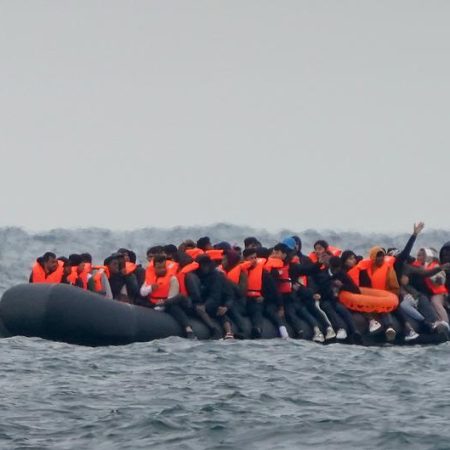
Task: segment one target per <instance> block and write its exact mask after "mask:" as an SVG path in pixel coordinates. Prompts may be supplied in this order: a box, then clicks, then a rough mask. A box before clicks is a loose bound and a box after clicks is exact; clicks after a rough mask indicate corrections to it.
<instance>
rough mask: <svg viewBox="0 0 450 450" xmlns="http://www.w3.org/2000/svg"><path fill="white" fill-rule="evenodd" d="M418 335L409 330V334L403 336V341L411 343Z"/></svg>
mask: <svg viewBox="0 0 450 450" xmlns="http://www.w3.org/2000/svg"><path fill="white" fill-rule="evenodd" d="M418 337H419V335H418V334H417V333H416V332H415V331H414V330H412V329H411V330H409V333H408V334H407V335H406V336H405V341H406V342H409V341H413V340H414V339H417V338H418Z"/></svg>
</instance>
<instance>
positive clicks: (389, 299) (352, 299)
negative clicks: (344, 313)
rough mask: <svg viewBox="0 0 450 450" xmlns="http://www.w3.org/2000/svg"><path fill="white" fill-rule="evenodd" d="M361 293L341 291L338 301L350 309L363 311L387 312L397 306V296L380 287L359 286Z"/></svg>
mask: <svg viewBox="0 0 450 450" xmlns="http://www.w3.org/2000/svg"><path fill="white" fill-rule="evenodd" d="M360 290H361V294H353V293H352V292H348V291H342V292H341V293H340V294H339V300H340V302H341V303H342V304H343V305H344V306H346V307H347V308H348V309H350V310H352V311H358V312H363V313H389V312H391V311H394V309H396V308H397V306H398V297H397V296H396V295H395V294H393V293H392V292H388V291H382V290H380V289H370V288H360Z"/></svg>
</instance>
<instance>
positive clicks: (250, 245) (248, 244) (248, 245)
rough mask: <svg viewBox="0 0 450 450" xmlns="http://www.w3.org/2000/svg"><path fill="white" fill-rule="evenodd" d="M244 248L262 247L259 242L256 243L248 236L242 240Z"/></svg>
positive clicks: (254, 239)
mask: <svg viewBox="0 0 450 450" xmlns="http://www.w3.org/2000/svg"><path fill="white" fill-rule="evenodd" d="M244 247H245V248H260V247H262V245H261V242H259V241H258V239H256V238H255V237H254V236H249V237H246V238H245V239H244Z"/></svg>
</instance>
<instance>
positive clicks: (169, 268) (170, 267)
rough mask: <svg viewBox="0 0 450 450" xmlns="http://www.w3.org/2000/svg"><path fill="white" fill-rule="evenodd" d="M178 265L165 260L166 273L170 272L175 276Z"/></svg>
mask: <svg viewBox="0 0 450 450" xmlns="http://www.w3.org/2000/svg"><path fill="white" fill-rule="evenodd" d="M179 266H180V265H179V264H178V263H177V262H175V261H171V260H169V259H168V260H167V264H166V268H167V271H168V272H170V273H171V274H172V275H175V274H176V273H177V272H178V267H179Z"/></svg>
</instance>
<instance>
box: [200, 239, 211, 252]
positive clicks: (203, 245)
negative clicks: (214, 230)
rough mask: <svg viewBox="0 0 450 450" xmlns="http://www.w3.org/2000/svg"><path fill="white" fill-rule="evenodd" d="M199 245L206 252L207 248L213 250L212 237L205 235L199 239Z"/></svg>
mask: <svg viewBox="0 0 450 450" xmlns="http://www.w3.org/2000/svg"><path fill="white" fill-rule="evenodd" d="M197 247H198V248H200V249H202V250H203V251H204V252H205V251H206V250H211V249H212V245H211V239H210V238H209V237H208V236H203V237H201V238H200V239H199V240H198V241H197Z"/></svg>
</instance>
